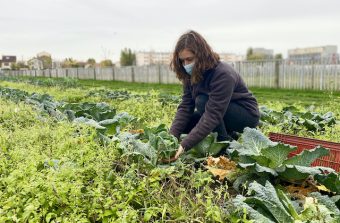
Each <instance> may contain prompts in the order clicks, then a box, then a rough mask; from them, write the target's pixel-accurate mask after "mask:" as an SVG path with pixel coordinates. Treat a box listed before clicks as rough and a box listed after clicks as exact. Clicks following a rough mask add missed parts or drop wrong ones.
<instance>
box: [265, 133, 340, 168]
mask: <svg viewBox="0 0 340 223" xmlns="http://www.w3.org/2000/svg"><path fill="white" fill-rule="evenodd" d="M269 139H270V140H272V141H275V142H282V143H285V144H289V145H292V146H296V147H297V150H295V151H294V152H291V153H290V154H289V156H290V157H292V156H294V155H296V154H299V153H301V152H302V151H303V150H305V149H314V148H315V147H317V146H322V147H325V148H328V149H329V150H330V154H329V156H324V157H321V158H318V159H316V160H315V161H314V162H313V163H312V166H324V167H330V168H333V169H334V170H336V171H337V172H339V171H340V143H335V142H328V141H324V140H318V139H311V138H305V137H298V136H294V135H286V134H281V133H273V132H271V133H269Z"/></svg>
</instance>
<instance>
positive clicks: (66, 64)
mask: <svg viewBox="0 0 340 223" xmlns="http://www.w3.org/2000/svg"><path fill="white" fill-rule="evenodd" d="M61 67H62V68H76V67H78V62H77V61H76V60H74V59H73V58H71V57H70V58H65V60H64V61H63V62H62V63H61Z"/></svg>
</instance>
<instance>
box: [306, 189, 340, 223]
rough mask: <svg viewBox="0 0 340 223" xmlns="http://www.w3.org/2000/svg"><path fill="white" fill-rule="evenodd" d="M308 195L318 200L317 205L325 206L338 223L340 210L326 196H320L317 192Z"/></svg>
mask: <svg viewBox="0 0 340 223" xmlns="http://www.w3.org/2000/svg"><path fill="white" fill-rule="evenodd" d="M309 195H310V196H312V197H314V198H316V199H317V200H318V203H320V204H323V205H325V206H326V207H327V208H328V210H330V211H331V212H333V214H334V217H335V218H336V219H337V220H338V222H340V210H339V209H338V207H337V206H336V204H335V202H334V201H333V200H332V199H330V198H329V197H328V196H327V195H321V194H320V193H318V192H313V193H310V194H309Z"/></svg>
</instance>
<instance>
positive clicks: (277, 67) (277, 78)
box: [275, 60, 280, 88]
mask: <svg viewBox="0 0 340 223" xmlns="http://www.w3.org/2000/svg"><path fill="white" fill-rule="evenodd" d="M275 87H276V88H280V61H279V60H275Z"/></svg>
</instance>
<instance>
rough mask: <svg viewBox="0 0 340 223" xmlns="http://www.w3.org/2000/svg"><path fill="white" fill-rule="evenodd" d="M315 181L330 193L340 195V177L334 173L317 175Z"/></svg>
mask: <svg viewBox="0 0 340 223" xmlns="http://www.w3.org/2000/svg"><path fill="white" fill-rule="evenodd" d="M314 179H315V180H316V181H317V182H318V183H320V184H322V185H324V186H325V187H327V188H328V189H329V190H330V191H332V192H334V193H337V194H340V175H339V174H337V173H335V172H333V173H329V174H317V175H315V176H314Z"/></svg>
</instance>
